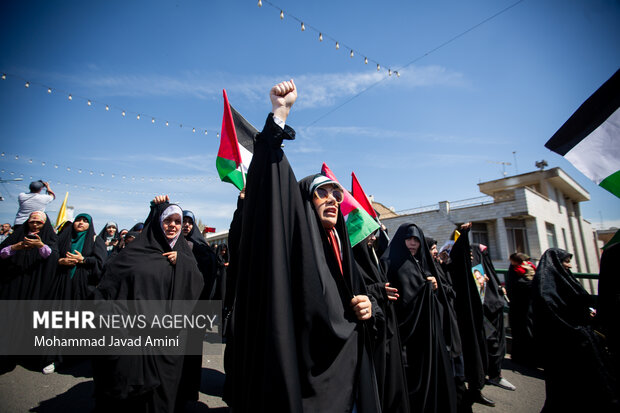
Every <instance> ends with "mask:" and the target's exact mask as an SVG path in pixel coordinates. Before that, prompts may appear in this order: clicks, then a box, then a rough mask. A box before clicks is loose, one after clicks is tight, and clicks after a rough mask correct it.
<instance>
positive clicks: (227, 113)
mask: <svg viewBox="0 0 620 413" xmlns="http://www.w3.org/2000/svg"><path fill="white" fill-rule="evenodd" d="M222 91H223V92H224V117H223V119H222V136H221V138H220V139H221V140H220V150H219V152H218V154H217V156H218V157H221V158H225V159H230V160H231V161H235V164H236V165H237V166H239V165H241V153H240V152H239V142H238V141H237V131H236V129H235V121H234V120H233V115H232V112H231V110H230V104H229V103H228V95H227V94H226V89H223V90H222Z"/></svg>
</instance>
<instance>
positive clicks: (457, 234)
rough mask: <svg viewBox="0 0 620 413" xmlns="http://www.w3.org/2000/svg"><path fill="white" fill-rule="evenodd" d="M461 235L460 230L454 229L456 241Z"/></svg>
mask: <svg viewBox="0 0 620 413" xmlns="http://www.w3.org/2000/svg"><path fill="white" fill-rule="evenodd" d="M460 236H461V233H460V232H458V231H457V230H454V242H456V240H457V239H459V237H460Z"/></svg>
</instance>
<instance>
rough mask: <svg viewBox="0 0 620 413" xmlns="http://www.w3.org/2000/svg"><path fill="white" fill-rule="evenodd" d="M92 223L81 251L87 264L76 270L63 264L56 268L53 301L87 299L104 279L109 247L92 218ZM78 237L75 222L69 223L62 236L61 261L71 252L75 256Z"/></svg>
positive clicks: (60, 242) (90, 220)
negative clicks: (75, 239)
mask: <svg viewBox="0 0 620 413" xmlns="http://www.w3.org/2000/svg"><path fill="white" fill-rule="evenodd" d="M78 216H79V215H78ZM76 218H77V217H76ZM88 218H90V216H88ZM89 223H90V225H89V227H88V229H87V230H86V231H85V232H86V235H85V237H84V245H83V247H82V251H80V253H81V254H82V256H83V257H84V262H83V263H79V264H76V265H75V266H74V267H70V266H66V265H60V264H59V265H58V266H57V268H56V278H55V281H54V286H53V287H52V290H51V294H52V296H51V298H53V299H55V300H85V299H87V298H88V297H89V296H90V294H91V293H92V292H93V290H94V289H95V286H96V285H97V284H98V283H99V281H100V279H101V273H102V271H103V265H104V263H105V260H106V257H107V252H106V247H105V243H104V242H103V240H102V239H101V238H99V237H97V236H96V235H95V229H94V227H93V222H92V219H89ZM76 235H77V232H76V231H75V228H74V227H73V223H69V224H67V226H65V228H64V229H63V230H62V231H61V233H60V234H59V235H58V252H59V258H65V257H66V256H67V252H71V253H72V254H73V253H74V251H70V249H71V239H74V238H75V237H76ZM73 269H75V270H74V271H73Z"/></svg>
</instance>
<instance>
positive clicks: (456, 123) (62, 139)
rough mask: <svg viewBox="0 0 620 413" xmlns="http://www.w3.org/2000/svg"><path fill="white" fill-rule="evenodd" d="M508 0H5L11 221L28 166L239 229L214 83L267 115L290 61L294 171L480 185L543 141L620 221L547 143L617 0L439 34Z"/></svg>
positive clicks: (101, 209)
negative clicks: (220, 166)
mask: <svg viewBox="0 0 620 413" xmlns="http://www.w3.org/2000/svg"><path fill="white" fill-rule="evenodd" d="M515 2H516V1H515V0H512V1H504V0H501V1H498V0H496V1H490V0H488V1H470V2H462V1H442V0H439V1H436V0H435V1H415V2H412V1H391V2H377V1H337V2H334V1H327V0H314V1H305V2H300V1H297V2H294V1H286V0H277V1H274V3H275V4H276V5H278V6H279V7H281V8H283V9H284V11H285V12H286V13H289V14H290V15H294V16H296V17H298V18H300V19H302V20H303V21H304V22H305V24H307V25H308V26H312V27H314V28H317V29H319V30H322V31H323V32H324V40H323V41H322V42H319V41H318V34H317V33H316V32H315V31H313V30H311V29H307V30H306V31H304V32H302V31H301V30H300V23H299V22H298V21H296V20H294V19H293V18H292V17H291V16H290V15H285V18H284V19H283V20H280V18H279V16H278V14H279V11H278V10H276V9H274V8H273V7H271V6H269V5H268V4H266V3H264V4H263V7H262V8H259V7H257V4H256V3H257V2H256V1H253V0H248V1H230V0H229V1H225V0H202V1H176V2H172V1H131V2H127V1H93V2H83V1H57V2H47V1H4V2H3V6H2V13H0V71H1V72H2V73H6V74H7V79H6V80H0V151H1V152H2V153H4V156H0V178H2V179H14V178H19V177H22V178H23V179H24V181H23V182H14V183H6V184H0V193H1V194H2V196H3V197H4V201H2V202H0V221H2V222H13V219H14V215H15V212H16V209H17V201H16V197H17V195H18V193H19V192H23V191H26V192H27V184H28V182H30V180H31V178H30V177H32V178H34V179H40V178H42V179H45V180H49V181H50V182H51V186H52V189H53V190H54V191H55V192H56V193H57V195H58V198H60V199H58V200H56V201H54V203H52V204H50V206H49V207H48V211H50V212H51V214H52V218H53V219H55V213H56V211H58V208H59V207H60V203H61V199H62V197H63V196H64V193H65V191H69V205H73V206H74V207H75V210H76V213H80V212H87V213H90V214H91V215H92V216H93V218H94V222H95V227H96V229H97V230H99V229H100V228H101V226H102V225H103V224H104V223H105V222H107V221H109V220H114V221H117V222H118V223H119V225H120V226H121V227H129V226H131V225H133V224H134V223H135V222H136V221H142V220H143V219H144V218H145V217H146V215H147V213H148V202H149V201H150V199H152V198H153V196H154V195H156V194H161V193H167V194H170V195H171V198H172V200H173V201H176V202H178V203H179V204H180V205H181V206H182V207H183V208H184V209H190V210H193V211H194V213H195V214H196V216H197V218H200V219H202V221H203V222H205V223H206V224H207V225H209V226H214V227H216V228H217V229H218V231H219V230H224V229H227V228H228V225H229V223H230V219H231V217H232V214H233V212H234V208H235V203H236V196H237V192H236V190H235V188H234V187H233V186H232V185H230V184H225V183H221V182H220V181H219V179H218V178H217V172H216V170H215V157H216V154H217V148H218V145H219V140H218V138H217V137H216V133H217V132H218V131H219V129H220V126H221V120H222V94H221V91H222V89H223V88H226V90H227V92H228V96H229V99H230V102H231V104H232V105H233V106H235V108H236V109H237V110H239V111H240V112H241V113H243V114H244V115H245V117H246V118H247V119H248V120H249V121H250V122H252V123H253V124H254V125H255V126H256V127H257V128H259V129H260V128H261V127H262V125H263V123H264V119H265V117H266V115H267V113H268V112H269V110H270V104H269V98H268V91H269V89H270V87H271V86H272V85H273V84H275V83H277V82H279V81H281V80H285V79H289V78H291V77H292V78H294V79H295V81H296V83H297V86H298V89H299V98H298V101H297V103H296V104H295V107H294V108H293V111H292V113H291V115H290V117H289V120H288V123H289V124H290V125H291V126H292V127H294V128H295V129H296V131H297V133H298V134H297V140H296V141H294V142H290V143H288V144H287V145H286V147H285V152H286V153H287V156H288V157H289V159H290V161H291V164H292V165H293V168H294V170H295V173H296V175H297V177H298V178H302V177H304V176H306V175H309V174H311V173H316V172H318V171H319V170H320V167H321V163H322V162H326V163H327V164H328V165H329V166H330V168H331V169H332V170H333V171H334V173H335V174H336V175H337V176H338V177H339V179H340V180H341V181H343V182H344V183H345V184H346V185H347V186H349V185H350V173H351V171H355V173H356V175H357V176H358V179H359V180H360V182H361V184H362V186H363V187H364V189H365V190H366V192H367V193H368V194H372V195H374V196H375V199H376V200H377V201H379V202H382V203H383V204H385V205H386V206H393V207H394V208H395V209H396V210H404V209H408V208H415V207H419V206H423V205H429V204H434V203H436V202H438V201H442V200H450V201H455V200H460V199H465V198H470V197H476V196H480V195H482V194H480V193H479V192H478V187H477V185H476V184H477V183H479V182H483V181H488V180H493V179H498V178H500V177H501V176H502V165H500V164H498V163H497V162H511V163H512V165H510V166H506V167H505V168H506V172H507V173H508V174H514V173H515V172H517V171H518V172H519V173H525V172H528V171H532V170H534V169H535V168H534V162H535V161H537V160H541V159H546V160H547V161H548V163H549V166H550V167H554V166H560V167H561V168H562V169H564V170H565V171H566V172H567V173H568V174H569V175H571V176H572V177H573V178H575V179H576V180H577V181H578V182H579V183H580V184H581V185H582V186H584V187H585V188H586V189H587V190H588V191H589V192H590V194H591V197H592V200H591V201H589V202H586V203H584V204H583V205H582V214H583V215H584V217H585V218H587V219H589V220H590V221H591V222H592V223H593V224H594V225H595V226H596V227H599V226H600V224H601V218H602V220H603V225H604V226H609V225H616V226H620V200H618V199H617V198H616V197H614V196H613V195H611V194H609V193H607V192H606V191H604V190H602V189H600V188H599V187H597V186H596V185H594V184H593V183H592V182H591V181H589V180H588V179H587V178H586V177H585V176H583V175H582V174H581V173H580V172H578V171H577V170H576V169H575V168H573V167H572V166H571V165H570V164H569V163H568V162H567V161H565V160H564V159H563V158H561V157H560V156H558V155H556V154H554V153H552V152H550V151H548V150H547V149H546V148H544V143H545V142H546V141H547V140H548V139H549V138H550V137H551V136H552V135H553V134H554V133H555V131H556V130H557V129H558V128H559V127H560V126H561V125H562V124H563V123H564V122H565V121H566V120H567V119H568V117H570V115H571V114H572V113H573V112H574V111H575V110H576V109H577V108H578V107H579V105H581V103H583V101H584V100H585V99H587V98H588V97H589V96H590V95H591V94H592V93H593V92H594V91H595V90H596V89H597V88H598V87H599V86H600V85H601V84H603V83H604V82H605V81H606V80H607V79H608V78H609V77H610V76H611V75H612V74H613V73H614V72H615V71H616V70H617V69H618V68H619V67H620V47H618V45H620V3H619V2H618V1H597V0H583V1H576V0H549V1H534V0H524V1H522V2H520V3H518V4H517V5H515V6H514V7H512V8H510V9H509V10H507V11H506V12H505V13H502V14H500V15H498V16H497V17H495V18H493V19H491V20H489V21H487V22H485V23H484V24H481V25H480V26H478V27H476V28H475V29H473V30H471V31H469V32H467V33H465V34H463V35H462V36H460V37H458V38H457V39H455V40H454V41H452V42H450V43H448V44H446V45H445V46H443V47H441V48H439V49H437V50H434V49H436V48H437V47H438V46H440V45H442V44H444V43H445V42H447V41H449V40H450V39H453V38H454V37H455V36H457V35H459V34H462V33H464V32H466V31H467V30H468V29H470V28H472V27H474V26H476V25H477V24H479V23H480V22H482V21H484V20H485V19H487V18H489V17H490V16H493V15H495V14H496V13H498V12H500V11H501V10H503V9H506V8H507V7H509V6H510V5H512V4H514V3H515ZM328 35H329V36H331V38H333V39H336V40H338V41H339V43H340V44H341V45H342V47H340V49H338V50H337V49H336V48H335V43H334V41H333V40H332V39H330V38H329V37H328ZM344 45H347V46H349V47H352V48H354V49H355V53H354V57H353V58H351V57H349V53H350V50H349V49H348V48H347V47H345V46H344ZM433 50H434V51H433ZM429 51H432V53H429V54H427V53H428V52H429ZM363 56H367V57H368V58H369V59H370V60H375V61H378V62H380V63H381V66H382V71H381V72H377V71H376V69H375V65H374V64H373V63H370V64H368V65H364V63H363ZM410 62H414V63H413V64H410V65H408V66H406V65H407V64H409V63H410ZM405 66H406V67H405ZM385 67H391V68H393V70H399V71H400V73H401V76H400V78H397V77H396V76H391V77H389V76H387V73H386V71H385V70H384V68H385ZM386 77H387V79H385V78H386ZM26 80H28V81H30V82H31V85H30V87H29V88H26V87H25V86H24V83H25V81H26ZM381 80H383V81H381ZM379 81H381V82H380V83H377V82H379ZM373 85H374V86H373ZM371 86H372V87H371ZM48 87H51V88H52V93H48V92H47V88H48ZM369 87H371V88H370V89H368V90H366V89H367V88H369ZM360 92H363V93H361V94H360V95H359V96H357V97H355V96H356V95H357V94H359V93H360ZM69 93H71V94H72V96H73V99H72V100H69V99H68V98H67V96H68V94H69ZM352 98H353V99H352ZM88 99H90V100H91V103H92V104H91V105H90V106H89V105H88V104H87V100H88ZM106 105H108V106H109V107H110V110H108V111H106V110H105V106H106ZM122 110H125V111H126V116H125V117H123V116H122V115H121V111H122ZM138 113H140V114H141V117H140V120H138V119H136V116H137V114H138ZM152 118H154V119H155V122H154V123H153V122H152ZM166 120H168V121H169V125H170V126H168V127H166V126H165V124H164V122H165V121H166ZM180 124H182V125H183V126H182V127H180V126H179V125H180ZM193 127H195V128H196V129H197V131H196V133H193V132H192V128H193ZM205 129H206V130H207V132H208V134H207V135H205V134H204V130H205ZM513 151H516V160H517V165H516V167H515V165H514V159H515V157H514V156H513ZM15 156H18V157H19V158H18V159H15ZM31 160H32V162H31ZM43 163H45V165H43ZM91 172H92V174H91ZM11 173H12V175H11Z"/></svg>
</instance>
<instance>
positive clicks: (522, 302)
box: [506, 264, 539, 365]
mask: <svg viewBox="0 0 620 413" xmlns="http://www.w3.org/2000/svg"><path fill="white" fill-rule="evenodd" d="M532 282H533V279H528V278H527V277H525V275H524V274H519V273H517V272H516V271H515V268H514V266H513V265H512V264H511V265H510V267H509V268H508V274H506V293H508V299H509V300H510V307H509V311H508V321H509V323H510V331H511V332H512V343H511V350H510V351H511V354H510V357H511V360H512V361H514V362H516V363H520V364H524V365H536V364H539V361H538V359H539V357H538V353H539V352H538V351H537V349H536V344H535V342H534V315H533V311H532Z"/></svg>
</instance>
